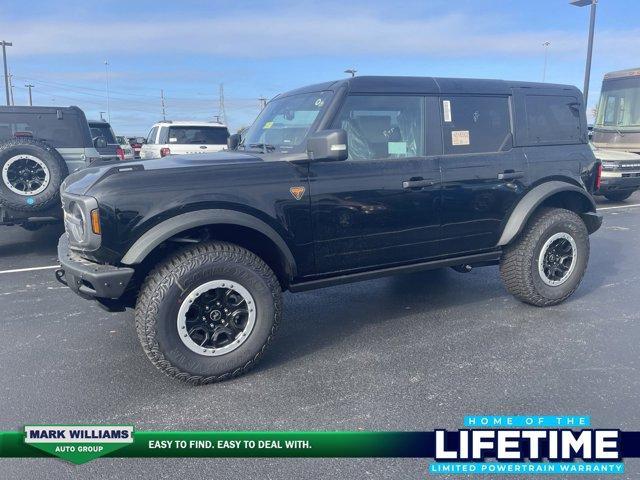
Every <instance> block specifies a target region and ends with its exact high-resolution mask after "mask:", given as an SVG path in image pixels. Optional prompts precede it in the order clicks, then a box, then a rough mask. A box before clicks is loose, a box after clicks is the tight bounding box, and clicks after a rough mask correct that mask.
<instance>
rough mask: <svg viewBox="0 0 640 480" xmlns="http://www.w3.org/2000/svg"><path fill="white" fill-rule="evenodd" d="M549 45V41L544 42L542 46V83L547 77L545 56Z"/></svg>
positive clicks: (547, 53)
mask: <svg viewBox="0 0 640 480" xmlns="http://www.w3.org/2000/svg"><path fill="white" fill-rule="evenodd" d="M549 45H551V42H544V43H543V44H542V46H543V47H544V67H543V69H542V83H544V81H545V79H546V78H547V56H548V55H549Z"/></svg>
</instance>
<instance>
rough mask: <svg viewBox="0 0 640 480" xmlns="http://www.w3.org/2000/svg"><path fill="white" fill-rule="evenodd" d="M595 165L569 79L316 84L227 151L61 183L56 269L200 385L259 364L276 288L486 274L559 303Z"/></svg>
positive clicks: (281, 99) (272, 110)
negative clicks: (494, 270) (493, 272)
mask: <svg viewBox="0 0 640 480" xmlns="http://www.w3.org/2000/svg"><path fill="white" fill-rule="evenodd" d="M600 171H601V166H600V164H599V162H598V161H597V160H596V159H595V157H594V155H593V152H592V151H591V149H590V148H589V145H588V142H587V123H586V118H585V109H584V102H583V98H582V94H581V93H580V92H579V91H578V90H577V89H576V88H575V87H571V86H565V85H551V84H536V83H524V82H508V81H498V80H472V79H447V78H414V77H355V78H350V79H345V80H340V81H335V82H328V83H322V84H318V85H312V86H309V87H305V88H300V89H298V90H294V91H291V92H288V93H285V94H282V95H279V96H277V97H276V98H274V99H273V100H272V101H271V102H269V104H268V105H267V106H266V108H265V109H264V110H263V111H262V113H261V114H260V115H259V116H258V118H257V119H256V120H255V122H254V124H253V125H252V126H251V127H250V128H249V129H248V130H247V131H246V133H245V134H244V135H243V137H242V138H241V139H240V138H239V137H238V136H232V137H231V138H230V139H229V150H228V151H225V152H220V153H214V154H199V155H182V156H168V157H165V158H162V159H154V160H148V161H142V162H129V163H127V164H126V165H120V166H106V167H101V168H88V169H85V170H82V171H80V172H78V173H75V174H73V175H71V176H70V177H69V178H67V180H66V181H65V183H64V185H63V186H62V202H63V208H64V215H65V226H66V233H65V234H64V235H63V236H62V237H61V239H60V243H59V246H58V255H59V258H60V263H61V269H60V270H58V271H57V272H56V276H57V278H58V279H59V280H60V281H61V282H63V283H65V284H67V285H68V286H69V287H70V288H71V289H73V290H74V291H75V292H76V293H78V294H79V295H81V296H82V297H85V298H87V299H96V300H97V301H98V302H100V304H102V305H103V306H105V307H107V308H108V309H111V310H122V309H124V308H126V307H135V321H136V327H137V331H138V336H139V339H140V342H141V343H142V347H143V348H144V351H145V352H146V354H147V355H148V357H149V359H150V360H151V361H152V362H153V363H154V364H155V365H156V366H157V367H158V368H159V369H160V370H162V371H163V372H165V373H167V374H169V375H171V376H173V377H176V378H179V379H182V380H185V381H189V382H192V383H196V384H201V383H209V382H213V381H218V380H223V379H226V378H229V377H232V376H235V375H238V374H241V373H243V372H245V371H246V370H247V369H249V368H250V367H251V366H253V365H254V364H255V363H256V361H257V360H258V359H259V358H260V357H261V355H262V354H263V352H264V351H265V348H266V347H267V345H268V344H269V342H270V341H271V339H272V336H273V334H274V332H275V331H276V328H277V326H278V322H279V320H280V316H281V312H282V300H281V295H282V291H283V290H289V291H292V292H297V291H301V290H307V289H313V288H320V287H325V286H329V285H338V284H346V283H348V282H353V281H357V280H366V279H371V278H376V277H380V276H383V275H390V274H395V273H401V272H412V271H416V270H422V269H434V268H441V267H447V266H450V267H454V268H455V269H456V270H458V271H462V272H465V271H469V270H471V269H472V268H474V267H478V266H486V265H499V266H500V272H501V275H502V278H503V279H504V283H505V286H506V288H507V289H508V290H509V291H510V292H511V293H512V294H513V295H515V297H517V298H518V299H520V300H522V301H524V302H527V303H530V304H533V305H537V306H547V305H554V304H557V303H559V302H562V301H563V300H565V299H566V298H567V297H569V296H570V295H571V294H572V293H573V292H574V291H575V289H576V288H577V287H578V284H579V283H580V281H581V279H582V277H583V275H584V272H585V269H586V267H587V262H588V258H589V234H591V233H593V232H594V231H596V230H597V229H598V228H599V227H600V225H601V222H602V219H601V217H600V216H599V215H598V214H597V213H596V207H595V204H594V202H593V199H592V196H591V193H592V192H593V191H595V190H597V188H598V186H599V181H600V177H599V174H600ZM461 295H464V293H461ZM319 334H321V333H319Z"/></svg>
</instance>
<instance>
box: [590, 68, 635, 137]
mask: <svg viewBox="0 0 640 480" xmlns="http://www.w3.org/2000/svg"><path fill="white" fill-rule="evenodd" d="M595 124H596V126H597V127H611V128H615V129H618V128H622V129H624V128H625V127H627V128H628V127H636V128H637V127H640V76H638V77H627V78H617V79H611V80H605V81H604V82H603V83H602V93H601V94H600V103H599V105H598V115H597V117H596V123H595Z"/></svg>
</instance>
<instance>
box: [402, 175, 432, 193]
mask: <svg viewBox="0 0 640 480" xmlns="http://www.w3.org/2000/svg"><path fill="white" fill-rule="evenodd" d="M435 183H436V182H435V181H434V180H428V179H427V180H425V179H424V178H412V179H411V180H405V181H404V182H402V188H404V189H405V190H413V189H417V190H419V189H421V188H424V187H430V186H432V185H434V184H435Z"/></svg>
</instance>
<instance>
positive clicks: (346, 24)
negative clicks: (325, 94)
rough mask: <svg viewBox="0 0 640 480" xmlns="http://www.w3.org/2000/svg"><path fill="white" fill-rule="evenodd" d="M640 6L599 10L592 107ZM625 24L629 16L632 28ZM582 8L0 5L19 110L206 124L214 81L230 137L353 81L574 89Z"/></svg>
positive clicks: (138, 124)
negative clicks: (303, 95)
mask: <svg viewBox="0 0 640 480" xmlns="http://www.w3.org/2000/svg"><path fill="white" fill-rule="evenodd" d="M638 18H640V2H639V1H638V0H600V3H599V5H598V19H597V24H596V42H595V45H596V47H595V51H594V59H593V69H592V77H591V86H590V91H591V92H590V96H589V106H593V105H595V103H596V102H597V98H598V94H599V90H600V82H601V79H602V75H603V74H604V73H605V72H607V71H611V70H618V69H623V68H631V67H638V66H640V26H639V25H638V23H637V19H638ZM629 19H636V20H634V21H629ZM588 21H589V9H588V8H576V7H573V6H571V5H569V2H568V0H535V1H534V0H495V1H488V0H482V1H480V0H421V1H414V0H409V1H406V2H401V1H395V2H389V1H380V0H353V1H348V2H345V1H337V0H325V1H322V2H315V1H309V2H305V1H302V0H300V1H281V0H275V1H272V0H263V1H189V0H181V1H174V2H166V1H164V2H163V1H158V0H155V1H138V2H135V1H129V2H125V1H105V0H103V1H100V2H92V1H87V0H85V1H57V2H51V1H31V0H23V1H21V2H19V3H18V2H9V1H7V0H0V25H1V26H2V28H0V36H1V37H2V38H0V39H5V40H8V41H13V43H14V46H12V47H9V48H8V59H9V68H10V71H11V73H12V74H13V76H14V77H13V83H14V85H15V88H14V98H15V103H16V104H17V105H20V104H22V105H24V104H26V102H27V98H28V97H27V89H26V88H25V87H24V85H25V84H26V83H32V84H34V85H35V88H34V89H33V96H34V103H35V104H39V105H54V104H55V105H78V106H80V107H81V108H83V109H84V110H85V112H86V113H87V116H88V117H90V118H98V117H99V112H100V111H106V110H107V100H106V91H105V90H106V88H105V65H104V61H105V60H108V61H109V72H110V92H111V94H110V110H111V120H112V124H113V127H114V129H115V130H116V132H117V133H119V134H125V135H133V134H146V132H147V131H148V130H149V127H150V126H151V124H152V123H153V122H154V121H156V120H158V119H160V118H161V109H160V89H164V92H165V97H166V109H167V118H171V119H175V120H178V119H212V118H213V116H214V115H216V114H218V113H219V109H218V91H219V85H220V84H221V83H222V84H224V94H225V105H226V113H227V121H228V123H229V125H230V127H231V128H232V129H234V130H235V129H237V128H239V127H241V126H244V125H247V124H250V123H251V121H252V120H253V118H254V117H255V115H256V114H257V113H258V105H259V102H258V100H257V99H258V97H260V96H265V97H268V98H270V97H272V96H274V95H276V94H277V93H279V92H282V91H286V90H289V89H291V88H295V87H298V86H302V85H305V84H310V83H316V82H321V81H325V80H331V79H337V78H343V77H344V76H345V74H344V73H343V71H344V70H345V69H346V68H349V67H355V68H356V69H357V70H358V74H362V75H367V74H370V75H419V76H420V75H423V76H449V77H484V78H505V79H513V80H533V81H540V80H542V71H543V64H544V47H543V46H542V43H543V42H545V41H549V42H551V45H550V47H549V57H548V66H547V74H546V80H547V81H549V82H555V83H569V84H573V85H577V86H579V87H580V88H582V84H583V75H584V62H585V54H586V39H587V28H588Z"/></svg>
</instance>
